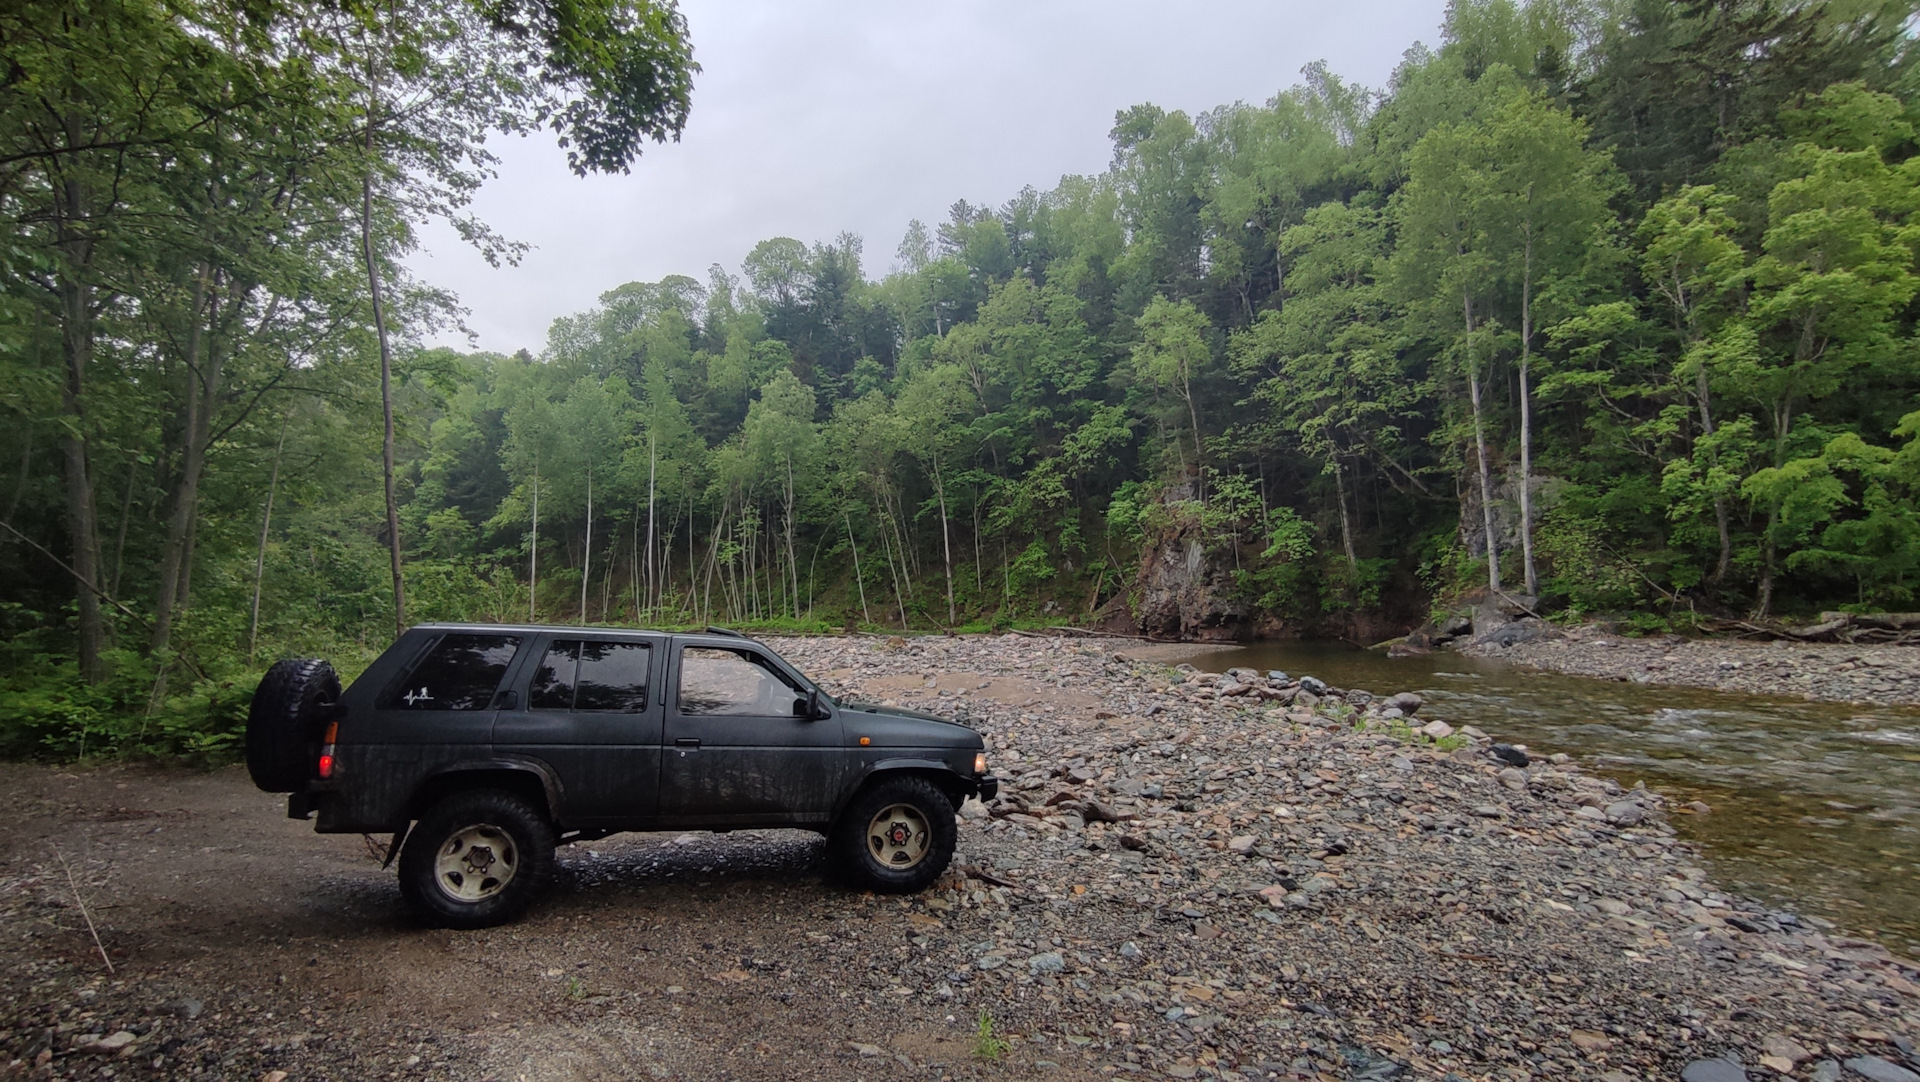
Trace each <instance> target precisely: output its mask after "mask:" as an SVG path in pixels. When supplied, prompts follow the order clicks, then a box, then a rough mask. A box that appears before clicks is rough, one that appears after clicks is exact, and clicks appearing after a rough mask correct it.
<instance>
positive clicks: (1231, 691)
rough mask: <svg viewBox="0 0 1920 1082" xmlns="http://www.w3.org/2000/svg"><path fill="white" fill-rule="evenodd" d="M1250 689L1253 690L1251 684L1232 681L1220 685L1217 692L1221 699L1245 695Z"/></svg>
mask: <svg viewBox="0 0 1920 1082" xmlns="http://www.w3.org/2000/svg"><path fill="white" fill-rule="evenodd" d="M1251 691H1253V685H1252V684H1241V683H1232V684H1222V685H1220V690H1219V691H1218V693H1217V694H1218V695H1219V696H1220V697H1221V698H1222V699H1226V698H1231V697H1234V696H1239V695H1246V694H1248V693H1249V692H1251Z"/></svg>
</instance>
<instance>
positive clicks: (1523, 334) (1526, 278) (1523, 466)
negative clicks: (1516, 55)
mask: <svg viewBox="0 0 1920 1082" xmlns="http://www.w3.org/2000/svg"><path fill="white" fill-rule="evenodd" d="M1527 198H1528V200H1529V201H1531V200H1532V198H1533V189H1532V188H1531V187H1529V188H1528V189H1527ZM1521 265H1522V269H1521V274H1520V562H1521V565H1522V572H1521V573H1522V575H1523V576H1524V578H1525V580H1526V584H1527V594H1528V596H1530V597H1538V596H1540V578H1539V575H1538V574H1537V573H1536V572H1535V571H1534V566H1533V396H1532V395H1531V394H1529V393H1528V389H1527V370H1528V368H1529V367H1530V366H1531V364H1532V362H1533V232H1532V229H1531V227H1529V229H1528V231H1527V242H1526V252H1525V255H1524V256H1522V258H1521Z"/></svg>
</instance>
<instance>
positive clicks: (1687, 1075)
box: [1680, 1059, 1747, 1082]
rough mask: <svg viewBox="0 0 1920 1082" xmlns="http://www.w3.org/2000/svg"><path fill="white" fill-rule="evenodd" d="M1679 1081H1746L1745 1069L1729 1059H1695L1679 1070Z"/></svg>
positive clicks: (1737, 1062)
mask: <svg viewBox="0 0 1920 1082" xmlns="http://www.w3.org/2000/svg"><path fill="white" fill-rule="evenodd" d="M1680 1082H1747V1069H1746V1068H1745V1067H1742V1066H1740V1063H1739V1061H1737V1060H1731V1059H1697V1060H1694V1061H1693V1062H1692V1063H1689V1064H1687V1066H1686V1068H1685V1069H1684V1070H1682V1071H1681V1072H1680Z"/></svg>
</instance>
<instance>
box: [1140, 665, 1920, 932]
mask: <svg viewBox="0 0 1920 1082" xmlns="http://www.w3.org/2000/svg"><path fill="white" fill-rule="evenodd" d="M1204 649H1205V648H1198V649H1197V651H1196V653H1195V654H1194V655H1193V656H1191V657H1188V658H1185V659H1179V658H1176V659H1174V663H1177V662H1178V661H1180V660H1186V661H1188V662H1191V663H1192V664H1193V665H1194V666H1195V667H1197V668H1201V669H1205V670H1208V671H1211V672H1220V671H1223V670H1225V669H1227V668H1229V667H1233V666H1244V667H1248V668H1257V669H1259V670H1261V671H1262V672H1265V671H1266V670H1269V669H1281V670H1284V671H1286V672H1287V673H1289V674H1291V675H1293V676H1296V677H1297V676H1302V675H1311V676H1317V677H1319V678H1320V679H1322V680H1325V681H1327V682H1328V683H1330V684H1332V685H1334V686H1335V687H1343V688H1364V689H1366V690H1367V691H1371V692H1373V693H1374V694H1376V695H1388V694H1392V693H1393V692H1396V691H1417V692H1419V693H1420V695H1421V696H1422V697H1424V698H1425V700H1426V704H1427V705H1425V706H1423V707H1422V708H1421V710H1420V713H1421V715H1422V716H1430V717H1438V718H1444V719H1446V720H1447V721H1449V722H1451V723H1453V724H1454V725H1461V724H1470V725H1476V726H1479V727H1480V728H1481V729H1484V730H1485V731H1486V732H1487V733H1488V735H1490V736H1492V737H1493V738H1494V739H1495V740H1502V741H1507V742H1510V743H1514V744H1525V745H1527V746H1528V747H1529V748H1530V749H1532V750H1533V751H1534V752H1535V753H1536V754H1543V755H1544V754H1551V753H1553V752H1556V751H1564V752H1567V753H1568V754H1570V755H1573V756H1575V757H1577V758H1578V759H1580V760H1581V762H1582V763H1584V764H1586V765H1587V766H1588V767H1589V768H1591V769H1595V770H1597V771H1599V772H1601V773H1604V774H1606V775H1609V776H1611V777H1613V778H1616V779H1618V780H1619V781H1620V782H1621V783H1622V784H1624V785H1632V784H1633V783H1634V782H1636V781H1645V782H1646V783H1647V786H1648V787H1649V788H1653V789H1657V790H1660V791H1661V792H1663V793H1666V794H1668V795H1669V796H1678V797H1679V798H1680V801H1686V800H1691V799H1694V798H1698V799H1701V800H1704V801H1706V802H1707V803H1708V804H1709V805H1711V806H1712V808H1713V811H1712V813H1711V814H1709V815H1701V816H1690V815H1683V814H1676V815H1674V816H1673V817H1672V820H1673V823H1674V825H1675V827H1676V828H1677V829H1678V830H1679V831H1680V833H1681V835H1682V836H1683V837H1685V838H1686V839H1688V840H1689V841H1692V842H1694V843H1695V844H1696V845H1697V847H1698V848H1699V849H1700V851H1701V852H1702V853H1703V854H1704V856H1705V858H1706V861H1707V864H1708V866H1709V867H1710V868H1711V870H1712V871H1713V873H1714V877H1715V878H1716V879H1718V880H1719V881H1720V882H1721V883H1722V884H1723V885H1725V886H1728V887H1729V888H1731V889H1735V890H1739V891H1741V892H1743V893H1746V894H1749V895H1752V896H1754V897H1757V898H1764V899H1767V900H1769V901H1771V902H1773V903H1774V904H1776V905H1781V906H1783V907H1786V908H1789V909H1792V910H1794V911H1796V912H1800V913H1810V914H1816V915H1819V916H1822V917H1825V918H1827V919H1828V920H1831V921H1833V922H1835V923H1836V924H1838V925H1840V926H1841V927H1843V928H1846V929H1848V930H1849V931H1853V932H1857V933H1861V934H1867V935H1874V936H1877V937H1879V938H1880V939H1881V941H1882V942H1884V943H1886V944H1887V946H1888V947H1890V948H1892V949H1894V950H1896V951H1903V952H1905V953H1908V954H1913V953H1916V952H1920V711H1915V710H1911V709H1904V708H1894V707H1864V706H1850V705H1846V704H1841V703H1814V702H1806V701H1804V700H1799V699H1768V698H1758V697H1754V696H1747V695H1736V694H1726V693H1722V692H1715V691H1705V690H1701V689H1697V688H1681V687H1659V686H1650V685H1639V684H1629V683H1616V682H1611V681H1604V680H1593V679H1588V678H1585V677H1577V676H1562V675H1559V674H1556V673H1542V672H1535V671H1533V670H1529V669H1522V668H1518V667H1514V666H1508V665H1503V664H1501V663H1499V662H1495V661H1486V660H1479V659H1475V658H1468V657H1462V656H1460V655H1457V654H1434V655H1430V656H1427V657H1418V658H1388V657H1386V656H1384V655H1382V654H1380V653H1377V652H1369V651H1363V650H1356V649H1353V648H1352V647H1348V646H1345V645H1344V644H1326V643H1302V642H1271V643H1257V644H1254V645H1251V646H1245V647H1238V648H1235V649H1233V650H1230V651H1221V650H1213V651H1207V652H1199V651H1202V650H1204Z"/></svg>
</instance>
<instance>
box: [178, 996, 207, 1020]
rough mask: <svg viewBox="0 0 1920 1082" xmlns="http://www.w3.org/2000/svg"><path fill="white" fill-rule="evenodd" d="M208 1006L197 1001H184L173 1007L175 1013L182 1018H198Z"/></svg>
mask: <svg viewBox="0 0 1920 1082" xmlns="http://www.w3.org/2000/svg"><path fill="white" fill-rule="evenodd" d="M205 1009H206V1005H205V1004H203V1003H201V1002H200V1001H199V1000H197V999H183V1000H181V1001H180V1002H178V1003H175V1004H174V1005H173V1013H174V1014H177V1015H179V1016H180V1017H182V1018H198V1017H200V1012H201V1011H203V1010H205Z"/></svg>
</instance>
